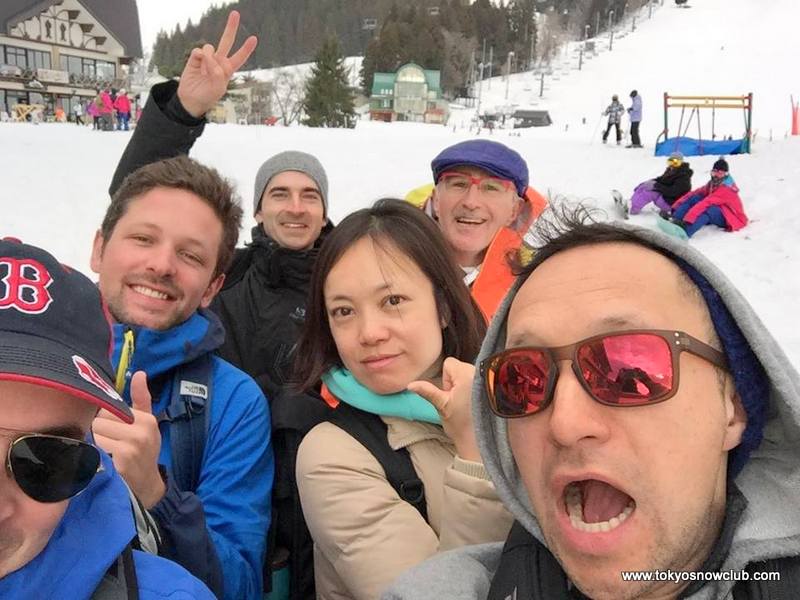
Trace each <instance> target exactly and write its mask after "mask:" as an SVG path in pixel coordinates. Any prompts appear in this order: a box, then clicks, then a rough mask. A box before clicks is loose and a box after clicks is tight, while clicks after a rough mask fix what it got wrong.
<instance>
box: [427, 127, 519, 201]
mask: <svg viewBox="0 0 800 600" xmlns="http://www.w3.org/2000/svg"><path fill="white" fill-rule="evenodd" d="M457 166H468V167H477V168H479V169H483V170H484V171H487V172H489V173H491V174H492V175H494V176H495V177H499V178H501V179H507V180H509V181H512V182H513V183H514V187H515V188H516V190H517V194H518V195H519V197H520V198H524V197H525V190H526V189H527V187H528V165H527V164H526V163H525V159H523V158H522V157H521V156H520V155H519V153H518V152H515V151H514V150H512V149H511V148H509V147H508V146H504V145H503V144H501V143H499V142H491V141H489V140H467V141H466V142H460V143H458V144H455V145H454V146H449V147H448V148H445V149H444V150H442V151H441V152H440V153H439V155H438V156H437V157H436V158H434V159H433V161H432V162H431V170H432V171H433V182H434V183H439V176H440V175H441V174H442V173H444V172H445V171H448V170H449V169H452V168H453V167H457Z"/></svg>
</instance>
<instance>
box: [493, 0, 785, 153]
mask: <svg viewBox="0 0 800 600" xmlns="http://www.w3.org/2000/svg"><path fill="white" fill-rule="evenodd" d="M690 4H691V8H688V9H684V8H678V7H677V6H676V5H675V4H674V3H673V2H672V1H671V0H665V2H664V4H663V6H661V5H659V4H658V3H657V2H656V3H655V4H654V6H655V8H654V10H653V14H652V18H651V19H650V18H648V16H649V10H648V8H647V7H645V8H643V9H642V10H641V11H640V13H639V16H638V18H637V20H636V31H635V32H633V33H631V29H632V23H631V21H630V20H628V21H627V22H626V23H625V24H623V25H620V26H619V27H618V28H617V31H616V32H615V36H614V42H613V49H612V50H611V51H610V52H609V51H608V44H609V37H610V36H609V35H608V34H603V35H601V36H600V37H598V38H597V40H596V47H597V48H598V49H599V50H600V51H599V53H598V55H597V56H596V57H591V58H590V59H589V60H584V64H583V69H582V70H581V71H578V70H577V66H578V60H579V59H578V55H577V52H576V50H577V46H576V45H575V44H573V45H572V46H571V48H570V49H569V50H568V51H567V52H565V53H562V56H561V58H560V59H559V60H558V61H557V64H558V65H562V64H563V63H564V59H563V55H564V54H566V55H567V56H568V57H569V61H568V63H569V69H564V68H556V69H555V75H556V76H557V77H559V80H558V81H553V80H552V78H550V77H546V78H545V84H546V86H548V87H549V89H548V90H546V91H545V94H544V97H543V98H541V99H540V98H539V78H538V77H537V76H534V75H533V74H531V73H520V74H514V75H512V76H511V86H510V91H509V98H508V100H506V99H505V87H506V86H505V82H504V81H503V79H502V78H499V77H498V78H494V81H493V82H492V84H491V90H488V87H489V86H488V85H487V84H486V82H484V86H483V92H484V95H483V105H484V106H486V107H491V106H503V105H505V104H507V103H511V104H517V105H520V106H531V105H535V106H537V107H538V108H546V109H548V110H550V112H551V116H552V117H553V118H554V120H555V121H556V128H557V129H560V130H562V131H563V129H564V126H565V125H569V128H570V130H572V131H581V132H582V133H585V131H584V129H582V128H580V127H579V125H580V121H581V119H582V118H583V117H586V119H587V121H588V122H589V123H590V124H591V126H592V127H594V125H595V123H596V121H597V118H598V115H599V113H600V112H601V110H602V109H603V108H605V106H607V105H608V103H609V102H610V99H611V95H612V94H619V96H620V99H622V100H623V102H627V101H628V93H629V92H630V91H631V90H632V89H636V90H637V91H638V92H639V93H640V94H641V96H642V98H643V100H644V110H645V117H644V120H643V122H642V126H641V132H642V139H643V140H644V142H645V143H648V142H649V144H650V146H651V147H652V145H653V143H654V141H655V138H656V136H658V134H659V132H660V131H661V130H662V128H663V117H662V114H663V111H662V104H663V94H664V92H669V93H670V94H674V95H717V96H725V95H742V94H747V93H748V92H753V93H754V102H753V105H754V111H753V117H754V119H753V127H754V129H755V130H757V131H758V138H760V139H763V138H768V137H769V130H770V129H772V130H773V136H775V137H783V135H784V133H785V132H786V131H787V130H788V129H789V127H790V123H791V119H790V115H791V112H790V104H789V95H790V94H794V96H795V99H797V97H798V95H800V72H798V60H800V36H798V34H797V26H798V23H799V22H800V5H798V3H797V2H796V1H795V0H769V1H767V2H762V1H758V0H691V2H690ZM584 59H586V56H584ZM566 72H568V73H569V74H565V73H566ZM628 104H629V103H628ZM734 112H735V114H734ZM679 116H680V113H679V112H677V111H676V112H675V113H673V114H672V115H671V116H670V125H671V128H675V127H677V124H678V118H679ZM704 117H705V120H704V122H703V124H702V125H703V129H704V135H707V134H708V133H710V126H711V115H710V113H708V112H706V113H704ZM686 118H687V119H688V114H687V115H686ZM673 119H674V120H673ZM716 119H717V133H718V134H724V135H727V134H732V135H733V136H734V137H737V136H738V137H740V136H741V132H742V130H743V119H742V115H741V113H740V112H739V111H728V112H727V113H723V111H717V115H716ZM696 131H697V130H696V125H693V126H692V127H691V128H690V134H696Z"/></svg>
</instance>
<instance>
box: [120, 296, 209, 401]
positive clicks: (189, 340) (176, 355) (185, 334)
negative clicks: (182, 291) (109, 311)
mask: <svg viewBox="0 0 800 600" xmlns="http://www.w3.org/2000/svg"><path fill="white" fill-rule="evenodd" d="M126 332H132V333H133V352H132V353H131V354H130V358H129V359H128V364H127V366H126V367H125V369H126V379H127V382H126V384H125V388H124V390H123V391H124V392H125V394H124V395H125V396H126V397H127V393H128V388H129V385H130V376H131V375H132V374H133V373H135V372H136V371H144V372H145V373H147V379H148V381H150V380H152V379H154V378H156V377H158V376H160V375H164V374H166V373H168V372H169V371H172V370H173V369H174V368H175V367H177V366H179V365H182V364H185V363H188V362H190V361H192V360H194V359H195V358H197V357H199V356H201V355H203V354H207V353H208V352H213V351H215V350H216V349H217V348H219V347H220V346H221V345H222V342H223V341H224V340H225V330H224V328H223V327H222V323H221V322H220V320H219V318H218V317H217V316H216V315H215V314H214V313H213V312H211V311H209V310H205V309H201V310H199V311H197V312H195V313H194V314H192V316H191V317H189V318H188V319H187V320H186V321H184V322H183V323H181V324H180V325H176V326H175V327H172V328H170V329H167V330H164V331H158V330H155V329H149V328H147V327H138V326H131V325H125V324H123V323H117V324H115V325H114V351H113V356H112V363H113V365H114V368H115V370H116V369H117V368H118V367H120V357H121V355H122V354H123V352H122V350H123V345H124V344H125V333H126ZM120 393H122V392H120Z"/></svg>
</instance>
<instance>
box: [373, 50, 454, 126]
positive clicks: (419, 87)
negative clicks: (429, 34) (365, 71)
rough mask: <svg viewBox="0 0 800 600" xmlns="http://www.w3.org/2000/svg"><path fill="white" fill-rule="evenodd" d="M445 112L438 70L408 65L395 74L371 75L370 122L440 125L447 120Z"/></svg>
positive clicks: (445, 105) (446, 110) (446, 109)
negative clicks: (408, 122) (412, 122)
mask: <svg viewBox="0 0 800 600" xmlns="http://www.w3.org/2000/svg"><path fill="white" fill-rule="evenodd" d="M448 112H449V111H448V106H447V101H446V100H444V99H443V98H442V86H441V71H431V70H429V69H423V68H422V67H420V66H419V65H416V64H414V63H408V64H405V65H403V66H402V67H400V68H399V69H398V70H397V72H396V73H375V75H374V78H373V80H372V95H371V96H370V99H369V114H370V118H371V119H372V120H373V121H387V122H391V121H416V122H419V123H439V124H441V123H445V122H446V121H447V116H448Z"/></svg>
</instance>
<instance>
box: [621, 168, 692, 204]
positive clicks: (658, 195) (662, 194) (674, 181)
mask: <svg viewBox="0 0 800 600" xmlns="http://www.w3.org/2000/svg"><path fill="white" fill-rule="evenodd" d="M693 174H694V171H692V170H691V169H690V168H689V163H688V162H685V161H684V159H683V154H681V153H680V152H673V153H672V154H670V155H669V158H668V159H667V169H666V170H665V171H664V172H663V173H662V174H661V175H659V176H658V177H656V178H655V179H648V180H647V181H643V182H642V183H640V184H639V185H637V186H636V189H635V190H634V191H633V196H632V197H631V206H630V214H632V215H638V214H639V213H640V212H642V209H643V208H644V207H645V206H647V205H648V204H650V203H651V202H652V203H653V204H655V205H656V207H657V208H658V209H659V211H661V212H662V213H670V212H671V211H672V205H673V203H675V201H676V200H678V198H680V197H681V196H683V195H684V194H686V193H687V192H688V191H689V190H691V189H692V175H693Z"/></svg>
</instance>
